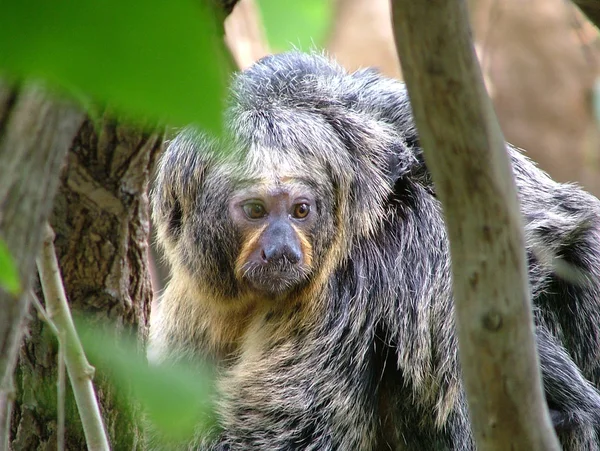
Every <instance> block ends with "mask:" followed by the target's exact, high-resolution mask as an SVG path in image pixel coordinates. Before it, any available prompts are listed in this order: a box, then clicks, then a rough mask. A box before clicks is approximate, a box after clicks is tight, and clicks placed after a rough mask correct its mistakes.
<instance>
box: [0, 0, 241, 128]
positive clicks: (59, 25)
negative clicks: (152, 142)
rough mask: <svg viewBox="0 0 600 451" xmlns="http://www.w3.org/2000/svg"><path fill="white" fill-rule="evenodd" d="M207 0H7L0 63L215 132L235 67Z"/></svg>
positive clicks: (130, 110)
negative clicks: (143, 0) (140, 0)
mask: <svg viewBox="0 0 600 451" xmlns="http://www.w3.org/2000/svg"><path fill="white" fill-rule="evenodd" d="M220 27H221V25H220V22H219V19H218V17H217V15H216V14H215V13H214V11H213V10H212V8H211V7H209V6H208V3H207V0H202V1H197V0H172V1H170V2H165V1H162V0H147V1H145V2H137V1H132V0H102V1H99V2H86V1H80V2H67V1H60V0H59V1H56V2H53V1H50V2H49V1H46V0H29V1H16V0H12V1H11V0H7V1H4V2H0V70H3V71H5V72H6V73H8V74H9V75H16V76H27V77H33V78H41V79H43V80H47V81H48V82H50V83H51V84H53V85H55V86H58V87H60V88H61V89H66V90H67V91H69V92H70V93H71V94H74V95H75V97H81V96H82V95H90V96H92V97H93V99H94V100H96V101H101V102H107V103H109V104H110V105H111V106H113V107H115V108H117V109H118V110H120V111H121V112H123V113H126V114H133V115H136V116H141V117H144V118H151V119H164V120H166V121H168V122H170V123H171V124H173V125H187V124H189V123H196V124H200V125H202V126H203V127H204V128H208V129H209V130H211V131H213V132H218V131H219V130H220V126H221V109H222V99H223V95H224V93H225V86H226V84H227V81H228V76H229V72H230V69H231V68H230V60H229V59H228V54H227V53H226V51H225V47H224V44H223V39H222V36H221V34H222V32H221V31H220V30H221V28H220Z"/></svg>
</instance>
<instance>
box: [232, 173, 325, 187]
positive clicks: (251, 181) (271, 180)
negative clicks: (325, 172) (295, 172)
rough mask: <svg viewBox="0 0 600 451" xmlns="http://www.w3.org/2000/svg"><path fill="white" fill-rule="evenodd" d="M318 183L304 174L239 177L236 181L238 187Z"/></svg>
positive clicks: (307, 185) (313, 184) (309, 185)
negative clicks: (303, 175)
mask: <svg viewBox="0 0 600 451" xmlns="http://www.w3.org/2000/svg"><path fill="white" fill-rule="evenodd" d="M316 184H317V183H316V182H315V180H312V179H310V178H308V177H302V176H284V177H276V176H273V177H251V178H243V179H238V180H236V182H235V185H236V187H238V188H242V189H244V188H254V187H259V186H264V187H265V188H267V187H273V186H281V185H301V186H306V187H309V188H314V187H315V185H316Z"/></svg>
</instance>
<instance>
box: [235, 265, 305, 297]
mask: <svg viewBox="0 0 600 451" xmlns="http://www.w3.org/2000/svg"><path fill="white" fill-rule="evenodd" d="M309 271H310V270H309V268H308V267H306V266H305V265H301V264H292V263H290V262H287V261H284V262H279V263H277V264H266V265H261V264H257V263H247V264H246V265H244V268H243V278H244V279H245V280H246V281H247V282H248V283H249V284H250V285H251V286H252V287H253V288H254V289H255V290H257V291H260V292H263V293H266V294H273V295H281V294H284V293H287V292H289V291H291V290H292V289H294V288H295V287H297V286H299V285H300V284H302V283H303V282H305V281H306V280H307V279H308V276H309Z"/></svg>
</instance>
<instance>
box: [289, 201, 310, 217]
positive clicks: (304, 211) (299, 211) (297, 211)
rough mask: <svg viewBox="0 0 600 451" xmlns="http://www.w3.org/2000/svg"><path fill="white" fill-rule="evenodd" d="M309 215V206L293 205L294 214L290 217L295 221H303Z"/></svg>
mask: <svg viewBox="0 0 600 451" xmlns="http://www.w3.org/2000/svg"><path fill="white" fill-rule="evenodd" d="M309 213H310V205H308V204H296V205H294V212H293V213H292V216H293V217H294V218H296V219H304V218H306V217H307V216H308V214H309Z"/></svg>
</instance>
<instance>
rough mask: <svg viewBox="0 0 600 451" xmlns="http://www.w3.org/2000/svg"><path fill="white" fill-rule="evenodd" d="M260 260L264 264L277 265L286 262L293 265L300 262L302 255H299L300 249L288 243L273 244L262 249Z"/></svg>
mask: <svg viewBox="0 0 600 451" xmlns="http://www.w3.org/2000/svg"><path fill="white" fill-rule="evenodd" d="M262 258H263V260H264V261H265V262H266V263H279V262H281V261H283V260H287V261H288V262H290V263H291V264H293V265H295V264H296V263H298V262H300V259H301V258H302V255H300V249H299V248H298V247H297V246H294V245H290V244H289V243H273V244H272V245H270V246H265V247H264V248H263V250H262Z"/></svg>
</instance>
